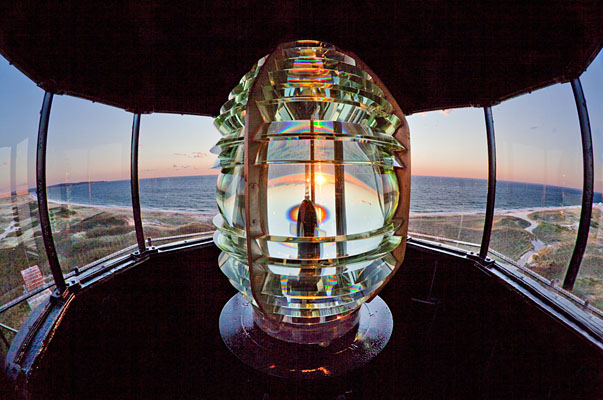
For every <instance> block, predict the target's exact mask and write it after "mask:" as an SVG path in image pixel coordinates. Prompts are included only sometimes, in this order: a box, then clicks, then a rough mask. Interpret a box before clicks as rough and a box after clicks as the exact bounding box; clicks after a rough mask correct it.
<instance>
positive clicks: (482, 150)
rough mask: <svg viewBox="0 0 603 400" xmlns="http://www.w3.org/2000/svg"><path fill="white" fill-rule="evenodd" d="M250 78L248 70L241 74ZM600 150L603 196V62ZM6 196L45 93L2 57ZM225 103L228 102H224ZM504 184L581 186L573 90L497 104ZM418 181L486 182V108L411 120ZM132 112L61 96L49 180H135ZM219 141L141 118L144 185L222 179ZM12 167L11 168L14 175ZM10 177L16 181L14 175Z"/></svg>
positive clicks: (202, 130) (206, 126)
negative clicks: (215, 150) (158, 180)
mask: <svg viewBox="0 0 603 400" xmlns="http://www.w3.org/2000/svg"><path fill="white" fill-rule="evenodd" d="M243 72H244V71H242V74H243ZM581 80H582V84H583V86H584V90H585V95H586V100H587V104H588V107H589V113H590V122H591V128H592V134H593V141H594V145H595V180H596V190H597V191H602V190H603V183H602V180H603V90H602V89H603V55H602V54H599V56H598V57H597V58H596V59H595V61H594V62H593V63H592V64H591V66H590V67H589V68H588V70H587V72H586V73H584V74H583V76H582V77H581ZM0 88H1V89H0V194H2V193H6V192H8V191H9V190H10V187H11V179H12V181H13V182H14V183H15V185H16V188H17V189H19V190H23V189H25V188H27V187H33V186H35V149H36V138H37V126H38V118H39V110H40V107H41V104H42V97H43V91H42V90H41V89H40V88H38V87H36V85H35V84H34V83H33V82H31V81H30V80H29V79H28V78H27V77H25V76H24V75H23V74H21V73H20V72H19V71H18V70H17V69H16V68H14V67H12V66H10V65H9V64H8V62H7V61H6V60H5V59H3V58H2V57H0ZM224 100H226V99H224ZM493 113H494V126H495V131H496V141H497V143H496V144H497V158H498V165H497V168H498V179H499V180H512V181H523V182H533V183H546V184H549V185H558V186H568V187H578V188H581V187H582V155H581V151H582V150H581V143H580V135H579V132H580V131H579V125H578V117H577V114H576V107H575V103H574V99H573V95H572V91H571V87H570V85H569V84H563V85H554V86H552V87H548V88H545V89H542V90H539V91H536V92H534V93H532V94H527V95H523V96H520V97H517V98H514V99H511V100H508V101H506V102H503V103H502V104H500V105H497V106H495V107H493ZM408 123H409V126H410V131H411V146H412V149H411V155H412V173H413V174H414V175H432V176H455V177H469V178H486V176H487V152H486V139H485V126H484V116H483V111H482V109H478V108H466V109H453V110H443V111H433V112H429V113H419V114H414V115H411V116H409V117H408ZM131 126H132V115H131V114H130V113H127V112H125V111H123V110H120V109H116V108H113V107H110V106H106V105H102V104H98V103H92V102H90V101H87V100H82V99H77V98H73V97H68V96H55V98H54V103H53V107H52V114H51V117H50V128H49V139H48V156H47V158H48V159H47V166H48V183H49V184H55V183H61V182H80V181H96V180H120V179H128V178H129V163H130V138H131ZM219 138H220V135H219V133H218V131H217V130H216V129H215V128H214V127H213V120H212V119H211V118H208V117H198V116H181V115H168V114H151V115H143V117H142V123H141V138H140V164H139V171H140V177H141V178H147V177H165V176H189V175H207V174H216V173H218V171H217V170H214V169H211V165H212V164H213V162H214V160H215V156H214V155H213V154H210V153H209V150H210V148H211V147H212V146H213V145H214V144H215V143H216V142H217V141H218V140H219ZM11 160H13V162H12V166H13V167H12V169H11ZM11 170H12V171H14V174H13V176H12V178H11Z"/></svg>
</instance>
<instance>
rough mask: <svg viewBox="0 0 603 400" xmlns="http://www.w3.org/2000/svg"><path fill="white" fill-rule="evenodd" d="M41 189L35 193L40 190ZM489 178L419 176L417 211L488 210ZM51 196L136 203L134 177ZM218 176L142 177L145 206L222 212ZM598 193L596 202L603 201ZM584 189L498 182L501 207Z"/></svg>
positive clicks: (414, 191)
mask: <svg viewBox="0 0 603 400" xmlns="http://www.w3.org/2000/svg"><path fill="white" fill-rule="evenodd" d="M34 192H35V191H34ZM486 192H487V181H486V180H485V179H470V178H450V177H433V176H413V177H412V185H411V194H410V199H411V200H410V211H411V213H442V212H483V211H485V209H486ZM48 198H49V200H54V201H59V202H65V203H71V204H83V205H99V206H108V207H131V206H132V201H131V199H130V181H128V180H126V181H102V182H81V183H63V184H60V185H54V186H50V187H48ZM215 198H216V175H206V176H184V177H176V178H148V179H141V180H140V203H141V207H142V208H143V209H150V210H172V211H189V212H190V211H193V212H201V213H208V214H215V213H217V212H218V208H217V206H216V201H215ZM602 201H603V198H602V195H601V193H595V198H594V202H595V203H599V202H602ZM581 202H582V191H581V190H578V189H572V188H565V187H559V186H547V185H541V184H533V183H521V182H508V181H497V185H496V208H497V209H505V210H510V209H517V208H534V207H561V206H574V205H580V204H581Z"/></svg>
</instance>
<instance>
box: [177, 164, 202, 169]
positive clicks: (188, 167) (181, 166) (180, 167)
mask: <svg viewBox="0 0 603 400" xmlns="http://www.w3.org/2000/svg"><path fill="white" fill-rule="evenodd" d="M172 168H173V169H200V168H199V167H193V166H191V165H178V164H173V165H172Z"/></svg>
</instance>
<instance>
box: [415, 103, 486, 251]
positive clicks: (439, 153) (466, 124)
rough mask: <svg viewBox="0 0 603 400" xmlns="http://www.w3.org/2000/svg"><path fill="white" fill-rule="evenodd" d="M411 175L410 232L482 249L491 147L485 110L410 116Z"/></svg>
mask: <svg viewBox="0 0 603 400" xmlns="http://www.w3.org/2000/svg"><path fill="white" fill-rule="evenodd" d="M408 124H409V127H410V135H411V156H412V164H411V170H412V179H411V195H410V221H409V234H410V235H411V236H414V237H417V238H420V239H427V240H432V241H437V242H442V243H445V244H449V245H453V246H456V247H460V248H463V249H466V250H470V251H479V244H480V243H481V239H482V232H483V228H484V213H485V209H486V193H487V177H488V151H487V146H486V130H485V129H486V128H485V123H484V114H483V110H482V109H478V108H464V109H455V110H444V111H433V112H428V113H419V114H416V115H412V116H410V117H408Z"/></svg>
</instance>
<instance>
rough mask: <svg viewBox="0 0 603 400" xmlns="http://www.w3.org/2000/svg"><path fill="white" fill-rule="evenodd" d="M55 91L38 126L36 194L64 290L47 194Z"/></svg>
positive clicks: (59, 283)
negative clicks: (47, 146)
mask: <svg viewBox="0 0 603 400" xmlns="http://www.w3.org/2000/svg"><path fill="white" fill-rule="evenodd" d="M52 98H53V93H51V92H46V93H44V102H43V103H42V110H41V111H40V125H39V127H38V152H37V153H38V154H37V160H36V162H37V164H36V194H37V196H38V213H39V214H40V226H41V228H42V238H43V239H44V247H45V248H46V256H47V257H48V264H49V265H50V271H51V272H52V277H53V278H54V282H55V283H56V285H57V288H58V289H59V292H61V293H62V292H63V291H64V290H65V288H66V287H67V285H66V284H65V277H64V276H63V272H62V271H61V264H60V263H59V258H58V256H57V251H56V248H55V246H54V239H53V237H52V228H51V226H50V215H49V213H48V198H47V196H46V142H47V138H48V122H49V120H50V108H51V107H52Z"/></svg>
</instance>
